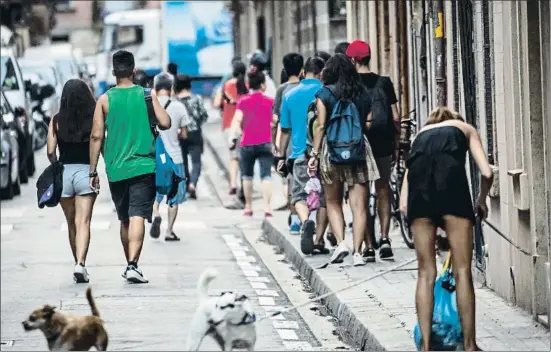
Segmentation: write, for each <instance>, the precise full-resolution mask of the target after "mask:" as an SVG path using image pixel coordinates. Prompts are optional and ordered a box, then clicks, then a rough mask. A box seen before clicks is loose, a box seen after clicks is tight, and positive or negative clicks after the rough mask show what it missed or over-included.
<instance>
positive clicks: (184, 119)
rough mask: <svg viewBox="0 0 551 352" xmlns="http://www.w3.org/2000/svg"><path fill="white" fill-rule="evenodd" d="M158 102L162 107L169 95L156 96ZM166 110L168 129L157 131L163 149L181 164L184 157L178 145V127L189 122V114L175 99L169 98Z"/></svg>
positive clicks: (176, 162)
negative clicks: (169, 124)
mask: <svg viewBox="0 0 551 352" xmlns="http://www.w3.org/2000/svg"><path fill="white" fill-rule="evenodd" d="M158 99H159V103H161V105H162V106H163V107H164V106H165V105H166V103H167V102H168V100H169V99H170V97H167V96H160V97H158ZM166 112H167V113H168V115H169V116H170V120H171V126H170V128H169V129H168V130H164V131H159V135H160V137H161V139H162V140H163V144H164V145H165V149H166V151H167V153H168V155H170V157H171V158H172V161H174V163H175V164H183V163H184V157H183V155H182V148H181V147H180V133H179V132H180V128H182V127H186V126H187V125H188V124H189V115H188V113H187V109H186V107H185V106H184V104H182V103H181V102H179V101H178V100H176V99H170V105H168V107H167V108H166Z"/></svg>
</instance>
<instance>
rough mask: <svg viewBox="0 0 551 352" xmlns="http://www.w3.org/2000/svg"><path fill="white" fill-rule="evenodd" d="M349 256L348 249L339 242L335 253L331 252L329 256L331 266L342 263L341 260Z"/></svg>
mask: <svg viewBox="0 0 551 352" xmlns="http://www.w3.org/2000/svg"><path fill="white" fill-rule="evenodd" d="M348 254H350V250H349V249H348V246H347V245H346V243H345V242H344V241H342V242H341V244H339V245H338V246H337V248H335V251H334V252H333V255H331V260H330V262H331V264H340V263H342V262H343V259H344V258H346V257H347V256H348Z"/></svg>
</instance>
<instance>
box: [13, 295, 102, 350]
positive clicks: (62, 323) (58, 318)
mask: <svg viewBox="0 0 551 352" xmlns="http://www.w3.org/2000/svg"><path fill="white" fill-rule="evenodd" d="M86 298H87V299H88V303H89V304H90V308H91V309H92V315H88V316H84V317H75V316H69V315H66V314H64V313H61V312H58V311H56V310H55V309H56V307H54V306H50V305H48V304H46V305H45V306H44V307H42V308H39V309H36V310H35V311H33V312H32V313H31V315H30V316H29V318H28V319H27V320H25V321H23V328H24V329H25V331H32V330H36V329H39V330H41V331H42V332H43V333H44V336H46V340H47V341H48V348H49V349H50V351H88V350H89V349H90V348H91V347H92V346H93V347H95V348H96V349H97V350H98V351H105V350H106V349H107V343H108V341H109V338H108V336H107V331H105V328H104V327H103V320H101V318H100V316H99V311H98V309H97V308H96V303H95V302H94V298H93V297H92V290H91V289H90V288H88V289H87V290H86Z"/></svg>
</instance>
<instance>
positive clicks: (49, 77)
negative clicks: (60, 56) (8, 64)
mask: <svg viewBox="0 0 551 352" xmlns="http://www.w3.org/2000/svg"><path fill="white" fill-rule="evenodd" d="M21 71H23V75H29V76H32V75H31V74H33V73H35V74H36V75H38V76H39V77H40V78H41V79H43V80H44V81H46V83H47V84H51V85H52V86H54V87H55V86H56V85H57V79H56V76H55V71H54V68H53V67H50V66H23V67H21Z"/></svg>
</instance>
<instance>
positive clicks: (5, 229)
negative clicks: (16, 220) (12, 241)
mask: <svg viewBox="0 0 551 352" xmlns="http://www.w3.org/2000/svg"><path fill="white" fill-rule="evenodd" d="M12 231H13V224H2V225H1V226H0V232H1V233H2V235H7V234H8V233H10V232H12Z"/></svg>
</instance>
